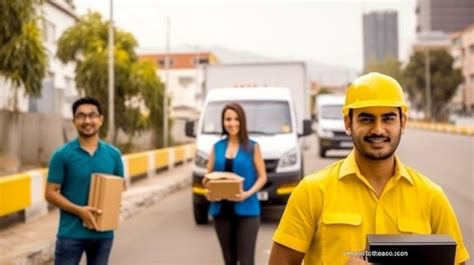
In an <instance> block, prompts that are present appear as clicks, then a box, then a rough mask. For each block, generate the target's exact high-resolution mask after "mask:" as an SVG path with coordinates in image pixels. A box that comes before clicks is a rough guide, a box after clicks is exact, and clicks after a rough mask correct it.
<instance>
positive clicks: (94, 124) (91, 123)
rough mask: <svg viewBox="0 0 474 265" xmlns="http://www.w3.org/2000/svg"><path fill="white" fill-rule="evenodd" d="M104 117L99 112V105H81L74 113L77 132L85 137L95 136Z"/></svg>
mask: <svg viewBox="0 0 474 265" xmlns="http://www.w3.org/2000/svg"><path fill="white" fill-rule="evenodd" d="M103 120H104V117H103V116H102V115H101V114H99V111H98V110H97V107H96V106H94V105H92V104H82V105H80V106H79V107H78V108H77V110H76V113H75V114H74V119H73V122H74V126H76V130H77V133H78V134H79V135H80V136H81V137H84V138H89V137H93V136H95V135H96V134H97V133H98V132H99V129H100V127H101V126H102V122H103Z"/></svg>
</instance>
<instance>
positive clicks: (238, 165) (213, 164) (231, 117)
mask: <svg viewBox="0 0 474 265" xmlns="http://www.w3.org/2000/svg"><path fill="white" fill-rule="evenodd" d="M221 121H222V134H223V135H226V136H227V137H225V138H224V139H222V140H220V141H218V142H217V143H216V144H215V145H214V147H213V149H212V152H211V154H210V155H209V160H208V161H209V162H208V164H207V170H208V172H213V171H228V172H234V173H236V174H237V175H240V176H241V177H243V178H244V183H243V190H242V191H241V192H240V193H239V194H236V196H235V198H234V199H233V200H229V201H228V200H221V201H211V207H210V213H211V215H212V216H213V217H214V226H215V229H216V233H217V237H218V239H219V243H220V245H221V249H222V253H223V256H224V261H225V264H226V265H236V264H237V262H240V263H239V264H240V265H253V264H254V263H255V261H254V260H255V258H254V257H255V244H256V241H257V232H258V227H259V223H260V218H259V216H260V202H259V201H258V198H257V192H258V191H259V190H260V189H261V188H262V187H263V185H265V182H266V181H267V173H266V172H265V163H264V162H263V159H262V153H261V151H260V147H259V145H258V144H257V143H256V142H254V141H252V140H250V139H249V136H248V132H247V124H246V119H245V113H244V110H243V108H242V107H241V106H240V105H239V104H237V103H229V104H228V105H226V106H225V107H224V109H223V110H222V119H221ZM208 195H209V193H208ZM207 198H208V199H209V196H207Z"/></svg>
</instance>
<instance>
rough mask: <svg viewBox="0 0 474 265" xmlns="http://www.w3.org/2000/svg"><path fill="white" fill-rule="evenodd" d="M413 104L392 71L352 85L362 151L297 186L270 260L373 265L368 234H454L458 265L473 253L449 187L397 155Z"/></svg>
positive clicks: (350, 99)
mask: <svg viewBox="0 0 474 265" xmlns="http://www.w3.org/2000/svg"><path fill="white" fill-rule="evenodd" d="M407 109H408V108H407V105H406V103H405V101H404V97H403V91H402V88H401V87H400V84H399V83H398V82H397V81H396V80H395V79H393V78H391V77H389V76H386V75H382V74H379V73H370V74H367V75H364V76H361V77H359V78H358V79H356V80H355V81H354V82H353V83H352V84H351V86H350V87H349V88H348V90H347V94H346V101H345V104H344V107H343V114H344V123H345V127H346V133H347V134H348V135H351V136H352V141H353V143H354V149H353V151H352V152H351V153H350V154H349V156H348V157H347V158H346V159H344V160H341V161H339V162H336V163H334V164H332V165H330V166H328V167H326V168H325V169H323V170H321V171H319V172H317V173H315V174H313V175H311V176H307V177H305V178H304V179H303V180H302V181H301V182H300V184H299V185H298V187H297V188H296V189H295V190H294V191H293V193H292V194H291V197H290V200H289V201H288V204H287V206H286V209H285V212H284V214H283V217H282V219H281V221H280V224H279V226H278V228H277V230H276V232H275V234H274V236H273V240H274V243H273V247H272V251H271V254H270V262H269V264H271V265H279V264H298V265H299V264H301V262H302V260H303V259H304V262H305V264H308V265H309V264H311V265H314V264H368V263H367V262H365V261H364V260H363V259H361V258H355V257H353V256H354V255H353V253H357V251H363V250H365V247H366V235H367V234H446V235H449V236H451V237H452V238H453V239H454V240H455V241H456V243H457V248H456V257H455V262H456V264H463V263H464V262H465V261H466V260H467V259H468V258H469V254H468V252H467V250H466V248H465V246H464V243H463V239H462V235H461V231H460V228H459V224H458V221H457V219H456V215H455V213H454V210H453V208H452V207H451V205H450V203H449V201H448V199H447V197H446V195H445V194H444V192H443V190H442V189H441V188H440V187H439V186H438V185H437V184H435V183H433V182H432V181H430V180H429V179H428V178H427V177H425V176H423V175H422V174H420V173H418V172H416V171H415V170H414V169H412V168H409V167H407V166H405V165H404V164H403V163H401V162H400V160H399V159H398V158H397V157H396V156H395V155H394V153H395V150H396V149H397V146H398V144H399V142H400V138H401V135H402V134H403V131H404V129H405V126H406V122H407V116H406V113H407ZM351 256H352V257H351Z"/></svg>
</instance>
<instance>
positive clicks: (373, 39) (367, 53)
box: [363, 11, 398, 66]
mask: <svg viewBox="0 0 474 265" xmlns="http://www.w3.org/2000/svg"><path fill="white" fill-rule="evenodd" d="M363 31H364V66H367V64H368V63H370V61H371V60H377V61H381V60H383V59H384V58H386V57H389V56H391V57H395V58H396V59H398V14H397V12H396V11H374V12H370V13H368V14H364V15H363Z"/></svg>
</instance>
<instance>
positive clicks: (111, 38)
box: [108, 0, 115, 143]
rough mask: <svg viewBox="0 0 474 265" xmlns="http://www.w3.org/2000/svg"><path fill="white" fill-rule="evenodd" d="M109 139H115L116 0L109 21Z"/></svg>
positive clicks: (111, 5)
mask: <svg viewBox="0 0 474 265" xmlns="http://www.w3.org/2000/svg"><path fill="white" fill-rule="evenodd" d="M108 41H109V117H108V122H109V128H108V135H109V141H110V142H112V143H113V141H114V140H115V115H114V114H115V113H114V112H115V110H114V92H115V91H114V0H110V22H109V39H108Z"/></svg>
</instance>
